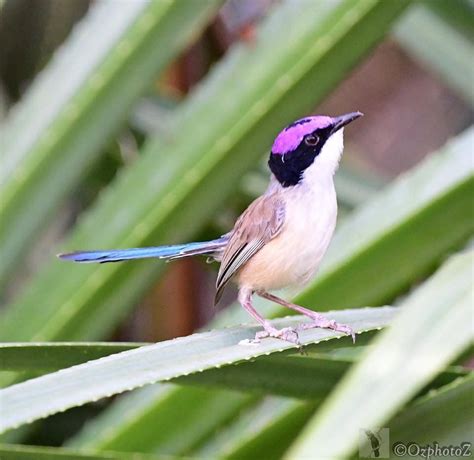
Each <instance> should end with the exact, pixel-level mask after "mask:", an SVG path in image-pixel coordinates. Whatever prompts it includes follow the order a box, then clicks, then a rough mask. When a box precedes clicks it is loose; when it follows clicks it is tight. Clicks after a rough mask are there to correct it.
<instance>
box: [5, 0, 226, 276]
mask: <svg viewBox="0 0 474 460" xmlns="http://www.w3.org/2000/svg"><path fill="white" fill-rule="evenodd" d="M218 4H219V0H205V1H199V2H195V1H191V2H180V1H178V2H173V1H170V0H162V1H156V2H148V1H144V0H135V1H133V2H125V3H124V4H122V5H120V8H117V4H116V2H114V1H111V0H105V1H101V2H99V3H97V4H96V6H95V7H94V8H93V9H92V10H91V12H90V13H89V14H88V15H87V16H86V18H85V19H84V20H83V21H82V22H81V23H80V25H79V26H78V27H77V28H76V30H75V31H74V33H73V34H72V35H71V38H70V39H69V40H68V41H67V42H66V44H65V45H64V46H63V47H62V48H61V49H60V51H59V52H58V53H57V55H56V56H55V58H54V59H53V60H52V62H51V64H50V65H49V66H48V67H47V68H46V70H45V71H44V72H43V73H42V74H41V75H40V76H39V77H38V79H37V81H35V82H34V84H33V87H32V88H31V90H30V91H29V92H28V94H27V95H26V96H25V98H24V100H23V101H22V102H20V104H19V105H18V107H16V109H15V111H14V114H13V115H12V117H11V119H10V120H9V122H8V125H7V126H6V128H5V130H4V133H2V136H3V137H4V143H3V146H2V151H3V152H2V153H3V159H2V168H1V176H0V184H1V189H0V193H1V195H2V207H1V211H0V221H1V222H2V225H1V227H0V252H1V254H2V264H1V267H0V284H1V283H4V282H5V281H6V280H7V276H8V274H9V273H10V272H11V270H12V269H13V268H14V267H15V266H16V265H17V264H18V263H19V262H20V261H21V256H22V255H23V254H24V252H25V250H26V249H27V248H28V247H29V246H30V244H31V243H32V242H34V241H35V235H36V233H37V232H38V231H39V229H41V228H42V227H43V226H44V225H45V223H47V222H48V219H49V217H50V216H51V215H52V213H53V212H54V211H55V209H57V206H58V204H59V203H60V202H61V200H62V199H63V198H64V196H65V194H67V193H69V192H71V190H73V188H74V186H75V185H76V184H77V183H78V181H79V179H80V178H81V176H82V175H83V174H84V172H85V171H86V170H87V168H88V167H89V166H90V165H91V164H92V163H93V161H94V159H95V158H96V157H97V155H98V153H99V152H100V148H101V146H103V145H104V143H105V142H106V141H107V140H108V138H109V137H110V135H111V134H113V132H114V131H115V130H117V128H118V127H119V126H120V123H121V122H123V120H124V119H125V117H126V115H127V111H128V109H129V108H130V106H131V105H132V103H133V102H134V100H135V99H136V98H137V96H138V95H139V94H140V93H141V92H142V91H143V90H144V89H145V87H146V85H148V84H149V83H150V81H151V80H152V78H153V76H154V75H155V74H156V73H157V72H158V71H161V70H163V68H164V67H165V65H166V64H167V63H168V62H169V61H170V59H171V58H172V57H173V56H175V55H176V54H177V53H178V52H179V51H181V50H182V49H183V48H184V47H185V46H186V44H188V43H189V41H190V39H192V38H193V37H194V36H195V35H196V33H197V31H198V30H199V29H200V28H201V27H202V26H203V25H204V24H205V23H206V21H207V20H208V19H209V18H210V16H211V15H212V13H213V12H215V10H216V7H217V5H218ZM178 30H179V32H177V31H178ZM165 44H166V45H165Z"/></svg>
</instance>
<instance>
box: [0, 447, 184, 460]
mask: <svg viewBox="0 0 474 460" xmlns="http://www.w3.org/2000/svg"><path fill="white" fill-rule="evenodd" d="M0 458H1V459H2V460H178V459H179V457H171V456H168V455H147V454H140V453H136V452H134V453H124V452H102V453H100V454H98V453H96V452H91V453H88V452H84V451H76V450H72V449H63V448H58V447H40V446H20V445H17V444H0Z"/></svg>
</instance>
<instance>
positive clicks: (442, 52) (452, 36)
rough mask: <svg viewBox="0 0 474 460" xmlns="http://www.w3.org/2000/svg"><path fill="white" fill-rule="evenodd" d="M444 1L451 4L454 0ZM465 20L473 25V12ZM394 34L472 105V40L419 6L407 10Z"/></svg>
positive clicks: (419, 59) (473, 91)
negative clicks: (451, 0) (450, 0)
mask: <svg viewBox="0 0 474 460" xmlns="http://www.w3.org/2000/svg"><path fill="white" fill-rule="evenodd" d="M444 3H445V4H448V3H449V5H451V4H452V3H454V4H456V3H457V2H456V1H454V2H444ZM449 8H450V9H451V7H449ZM468 18H469V17H468ZM468 21H470V23H471V27H472V24H473V21H474V16H472V14H471V17H470V18H469V19H468ZM394 35H395V38H396V39H397V41H398V42H399V43H400V44H401V45H402V46H403V48H405V50H406V51H408V53H409V54H411V55H412V56H413V57H414V58H415V59H416V60H417V61H418V62H420V63H421V64H424V65H425V66H426V67H427V68H428V69H430V70H432V71H433V72H434V73H435V74H437V75H439V76H440V77H441V78H442V80H443V81H444V82H445V83H446V84H447V85H448V86H449V87H450V88H452V89H453V90H454V91H456V92H457V93H458V94H459V95H460V96H461V97H463V98H464V99H465V100H466V101H467V102H469V103H470V104H471V106H472V105H474V89H473V87H472V80H473V78H474V64H473V62H472V47H473V42H472V39H471V40H469V39H467V38H466V37H465V36H463V35H461V34H460V33H459V31H458V30H456V29H454V28H452V27H450V26H449V25H448V24H446V22H444V21H443V20H442V19H441V18H440V17H438V16H436V15H435V14H433V12H431V11H430V10H428V9H426V8H423V7H422V6H421V5H420V6H419V7H417V8H413V9H412V10H411V11H409V12H408V14H407V15H406V17H405V18H403V20H402V21H400V22H399V23H398V24H397V25H396V27H395V30H394Z"/></svg>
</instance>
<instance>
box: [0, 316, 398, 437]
mask: <svg viewBox="0 0 474 460" xmlns="http://www.w3.org/2000/svg"><path fill="white" fill-rule="evenodd" d="M395 313H396V309H394V308H390V307H381V308H377V309H370V308H366V309H359V310H345V311H339V312H333V313H331V314H329V315H328V316H329V317H331V318H334V319H335V320H336V321H338V322H341V323H347V324H350V325H351V327H352V328H353V329H354V331H355V332H359V333H360V332H364V331H367V330H373V329H379V328H381V327H383V326H386V325H387V324H388V323H389V322H390V320H391V319H392V318H393V316H394V314H395ZM302 319H303V318H301V317H294V318H291V319H281V320H276V322H275V326H277V327H287V326H294V325H295V324H297V323H298V322H300V321H301V320H302ZM257 330H258V328H256V327H253V326H241V327H234V328H228V329H224V330H221V331H212V332H207V333H200V334H194V335H191V336H188V337H183V338H180V339H175V340H171V341H166V342H160V343H157V344H155V345H149V346H146V347H141V348H139V349H136V350H130V351H125V352H122V353H118V354H115V355H111V356H108V357H105V358H101V359H98V360H95V361H90V362H88V363H85V364H80V365H78V366H74V367H71V368H68V369H63V370H61V371H58V372H55V373H53V374H48V375H44V376H41V377H38V378H36V379H31V380H28V381H26V382H22V383H18V384H16V385H12V386H10V387H8V388H5V389H2V390H0V402H1V405H2V411H3V416H2V418H1V419H0V432H3V431H5V430H8V429H11V428H16V427H18V426H20V425H22V424H25V423H30V422H32V421H34V420H37V419H39V418H43V417H47V416H49V415H52V414H54V413H57V412H59V411H64V410H66V409H69V408H71V407H75V406H79V405H81V404H84V403H86V402H90V401H96V400H97V399H100V398H103V397H107V396H111V395H113V394H117V393H122V392H124V391H127V390H132V389H134V388H138V387H140V386H143V385H146V384H150V383H155V382H158V381H165V380H169V379H172V378H176V377H179V376H182V375H188V374H192V373H195V372H202V371H204V370H206V369H211V368H215V367H219V366H225V365H230V364H234V363H237V362H241V361H244V360H246V359H252V358H257V357H259V356H263V355H268V354H270V353H275V352H281V351H284V350H288V349H292V348H295V345H294V344H292V343H289V342H285V341H282V340H279V339H273V338H271V339H267V340H264V341H262V342H261V343H260V344H258V345H254V344H251V345H245V344H242V343H241V341H243V340H246V339H250V338H253V336H254V334H255V332H256V331H257ZM340 336H341V334H340V333H335V332H333V331H328V330H322V329H312V330H307V331H302V332H301V333H300V341H301V344H302V345H305V344H314V343H318V342H321V341H324V340H328V339H331V338H335V337H340Z"/></svg>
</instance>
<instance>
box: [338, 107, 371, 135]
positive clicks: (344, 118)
mask: <svg viewBox="0 0 474 460" xmlns="http://www.w3.org/2000/svg"><path fill="white" fill-rule="evenodd" d="M363 115H364V114H363V113H362V112H351V113H346V114H345V115H341V116H339V117H334V118H333V122H334V125H333V128H332V130H331V134H333V133H335V132H336V131H339V130H340V129H341V128H343V127H344V126H346V125H348V124H349V123H350V122H351V121H354V120H357V118H359V117H362V116H363Z"/></svg>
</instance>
